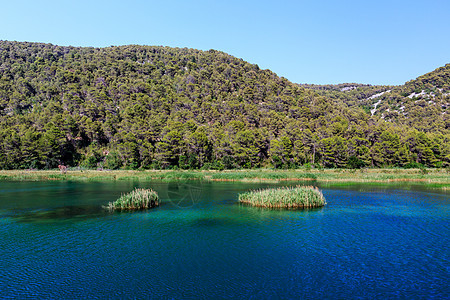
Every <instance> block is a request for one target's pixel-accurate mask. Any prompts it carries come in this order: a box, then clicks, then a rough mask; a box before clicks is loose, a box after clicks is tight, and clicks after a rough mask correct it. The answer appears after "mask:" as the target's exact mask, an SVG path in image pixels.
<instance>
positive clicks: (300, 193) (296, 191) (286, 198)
mask: <svg viewBox="0 0 450 300" xmlns="http://www.w3.org/2000/svg"><path fill="white" fill-rule="evenodd" d="M239 202H240V203H243V204H248V205H252V206H257V207H265V208H288V209H289V208H290V209H296V208H312V207H322V206H324V205H325V204H326V201H325V197H324V196H323V194H322V192H321V191H320V190H319V189H318V188H317V187H312V186H297V187H282V188H272V189H263V190H254V191H250V192H246V193H242V194H240V195H239Z"/></svg>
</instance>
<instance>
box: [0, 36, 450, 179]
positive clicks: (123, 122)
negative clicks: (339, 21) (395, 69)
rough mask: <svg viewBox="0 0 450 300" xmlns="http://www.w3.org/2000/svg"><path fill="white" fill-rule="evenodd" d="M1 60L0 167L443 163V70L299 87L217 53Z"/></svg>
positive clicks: (8, 56) (16, 53) (74, 53)
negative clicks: (395, 80) (404, 78)
mask: <svg viewBox="0 0 450 300" xmlns="http://www.w3.org/2000/svg"><path fill="white" fill-rule="evenodd" d="M0 65H1V66H2V67H1V68H0V169H28V168H38V169H51V168H56V167H57V166H58V165H60V164H63V165H67V166H72V167H75V166H82V167H85V168H96V167H97V166H98V167H103V168H105V169H151V168H155V169H217V170H222V169H239V168H249V169H251V168H260V167H271V166H273V167H275V168H282V169H288V168H297V167H301V166H303V165H310V166H315V167H318V166H321V167H322V166H323V167H332V168H342V167H346V166H349V167H352V168H353V167H355V168H358V167H361V166H364V167H365V166H377V167H381V166H399V167H402V166H405V165H408V164H409V163H419V164H422V165H424V166H427V167H440V166H443V167H445V166H448V165H450V134H449V130H450V121H449V120H448V116H447V113H446V110H445V109H446V105H447V103H448V93H449V91H450V85H449V82H450V79H449V78H450V76H448V74H449V72H450V71H449V66H450V65H446V66H445V67H443V68H440V69H438V70H436V71H435V72H432V73H429V74H426V75H424V76H421V77H419V78H418V79H417V80H415V81H411V82H409V83H407V84H405V85H404V86H400V87H379V86H369V85H358V84H344V85H338V86H311V85H303V86H301V85H297V84H293V83H291V82H289V81H288V80H286V79H285V78H280V77H278V76H276V74H274V73H273V72H271V71H269V70H261V69H259V67H257V66H256V65H252V64H249V63H247V62H245V61H243V60H242V59H238V58H235V57H233V56H230V55H227V54H225V53H223V52H220V51H206V52H204V51H199V50H195V49H187V48H184V49H179V48H169V47H149V46H135V45H131V46H121V47H108V48H74V47H60V46H54V45H49V44H38V43H19V42H8V41H0ZM387 90H391V91H390V92H389V93H385V94H383V95H382V96H379V98H374V99H369V98H370V97H371V96H375V95H377V94H378V93H381V92H386V91H387ZM422 90H426V93H425V94H426V95H428V96H427V97H428V98H427V97H425V96H420V97H421V98H420V97H419V96H417V97H412V98H409V97H408V96H410V95H411V93H412V92H414V91H418V92H419V93H421V91H422ZM402 95H404V96H402ZM432 95H434V96H432ZM419 98H420V99H419ZM368 99H369V100H368ZM377 99H381V100H382V104H380V107H379V110H378V111H377V112H376V113H375V114H374V116H370V114H368V113H367V108H366V111H364V110H363V109H361V105H365V106H366V107H371V106H372V105H373V103H372V102H373V101H377ZM430 101H431V102H430ZM433 103H434V104H433ZM399 105H403V106H405V108H404V112H405V114H404V115H402V114H399V113H398V112H396V113H393V111H394V108H395V107H397V108H398V107H399ZM388 109H389V110H388ZM398 110H399V108H398V109H397V111H398ZM382 117H383V118H384V119H382Z"/></svg>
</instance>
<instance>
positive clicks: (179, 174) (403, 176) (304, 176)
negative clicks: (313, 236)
mask: <svg viewBox="0 0 450 300" xmlns="http://www.w3.org/2000/svg"><path fill="white" fill-rule="evenodd" d="M0 180H15V181H42V180H71V181H102V180H136V181H151V180H161V181H177V180H205V181H242V182H282V181H315V182H319V183H330V184H333V183H340V184H351V183H403V182H411V183H423V184H427V185H430V186H434V187H437V188H442V189H449V188H450V173H449V171H448V169H426V170H425V171H424V170H420V169H362V170H346V169H325V170H317V169H311V170H306V169H298V170H271V169H257V170H226V171H213V170H210V171H200V170H198V171H197V170H186V171H183V170H180V171H170V170H167V171H165V170H145V171H127V170H116V171H94V170H68V171H67V173H66V174H61V172H60V171H59V170H47V171H37V170H7V171H5V170H3V171H2V170H0Z"/></svg>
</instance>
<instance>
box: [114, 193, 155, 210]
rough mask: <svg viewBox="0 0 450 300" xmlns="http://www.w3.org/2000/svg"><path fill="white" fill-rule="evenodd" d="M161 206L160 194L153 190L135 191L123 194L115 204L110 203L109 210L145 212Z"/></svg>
mask: <svg viewBox="0 0 450 300" xmlns="http://www.w3.org/2000/svg"><path fill="white" fill-rule="evenodd" d="M159 205H160V200H159V196H158V193H157V192H155V191H154V190H152V189H138V188H136V189H134V190H133V191H131V192H130V193H128V194H123V195H121V196H120V197H119V199H117V200H116V201H114V202H109V204H108V206H107V207H106V208H107V209H109V210H111V211H113V210H143V209H149V208H153V207H157V206H159Z"/></svg>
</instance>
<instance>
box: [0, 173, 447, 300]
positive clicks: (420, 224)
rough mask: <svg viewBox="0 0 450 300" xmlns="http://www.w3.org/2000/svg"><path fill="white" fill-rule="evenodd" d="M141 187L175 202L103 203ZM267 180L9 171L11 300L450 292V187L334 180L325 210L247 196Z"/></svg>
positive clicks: (6, 222)
mask: <svg viewBox="0 0 450 300" xmlns="http://www.w3.org/2000/svg"><path fill="white" fill-rule="evenodd" d="M284 185H286V183H285V184H284ZM137 186H140V187H152V188H154V189H156V190H157V191H158V193H159V194H160V196H161V198H162V199H163V205H162V206H161V207H159V208H156V209H153V210H149V211H145V212H135V213H108V212H107V211H105V210H103V209H102V205H106V204H107V203H108V202H109V201H112V200H115V199H116V198H118V197H119V196H120V194H121V193H125V192H128V191H130V190H132V189H133V188H134V187H137ZM266 186H274V184H272V185H269V184H256V183H252V184H243V183H202V184H201V183H195V182H189V183H160V182H152V183H138V182H120V181H119V182H101V183H93V182H88V183H80V182H0V237H1V242H0V298H24V297H30V298H65V299H67V298H70V299H73V298H90V299H92V298H176V299H185V298H209V299H217V298H228V299H233V298H241V299H248V298H255V299H261V298H262V299H269V298H270V299H280V298H316V299H324V298H333V299H336V298H338V299H349V298H365V299H374V298H376V299H384V298H404V299H420V298H423V299H430V298H448V297H449V292H450V289H449V287H448V286H449V285H450V281H449V274H450V272H449V271H450V265H449V254H450V253H449V250H448V247H449V244H450V243H449V235H450V225H449V220H450V213H449V206H450V197H449V194H448V193H445V192H442V191H441V192H439V191H433V190H426V189H425V188H419V187H410V188H408V189H401V188H399V187H390V188H387V187H370V188H365V187H364V186H359V187H353V188H345V189H327V188H323V193H324V195H325V197H326V199H327V201H328V205H327V206H326V207H324V208H321V209H313V210H304V211H280V210H275V211H268V210H262V209H257V208H251V207H247V206H240V205H239V204H237V195H238V193H239V192H242V191H246V190H248V189H254V188H261V187H266Z"/></svg>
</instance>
